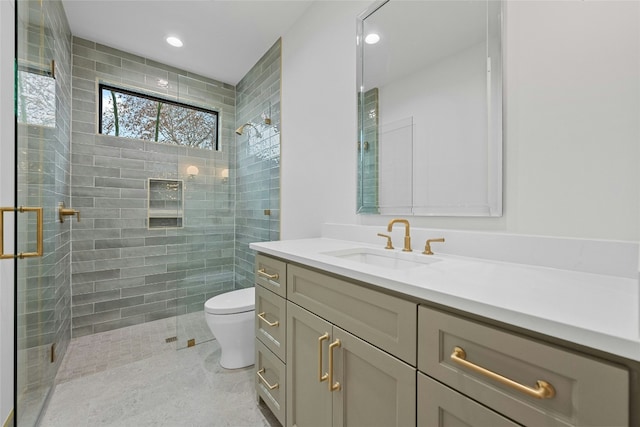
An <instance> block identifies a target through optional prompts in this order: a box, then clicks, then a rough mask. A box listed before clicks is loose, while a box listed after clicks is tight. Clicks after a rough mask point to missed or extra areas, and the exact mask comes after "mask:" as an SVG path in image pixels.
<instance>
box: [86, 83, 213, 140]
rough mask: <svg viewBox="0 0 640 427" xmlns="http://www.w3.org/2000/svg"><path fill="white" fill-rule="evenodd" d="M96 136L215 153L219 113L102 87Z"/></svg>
mask: <svg viewBox="0 0 640 427" xmlns="http://www.w3.org/2000/svg"><path fill="white" fill-rule="evenodd" d="M99 90H100V123H99V127H100V130H99V132H100V133H101V134H103V135H113V136H121V137H125V138H137V139H143V140H146V141H155V142H162V143H166V144H176V145H186V146H189V147H194V148H203V149H208V150H217V149H218V112H217V111H213V110H206V109H204V108H198V107H194V106H190V105H186V104H181V103H178V102H173V101H167V100H164V99H160V98H156V97H153V96H149V95H142V94H139V93H135V92H131V91H129V90H125V89H119V88H115V87H112V86H107V85H103V84H101V85H100V86H99Z"/></svg>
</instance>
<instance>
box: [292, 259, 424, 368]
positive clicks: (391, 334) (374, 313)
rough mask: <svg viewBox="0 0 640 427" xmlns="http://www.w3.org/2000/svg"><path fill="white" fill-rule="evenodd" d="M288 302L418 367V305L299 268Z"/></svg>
mask: <svg viewBox="0 0 640 427" xmlns="http://www.w3.org/2000/svg"><path fill="white" fill-rule="evenodd" d="M287 296H288V300H290V301H292V302H294V303H296V304H298V305H299V306H301V307H304V308H306V309H307V310H309V311H311V312H312V313H315V314H317V315H318V316H320V317H323V318H325V319H328V320H330V321H331V323H333V324H335V325H337V326H339V327H341V328H342V329H344V330H346V331H348V332H350V333H352V334H353V335H356V336H358V337H360V338H362V339H363V340H365V341H368V342H369V343H371V344H373V345H375V346H377V347H379V348H381V349H383V350H385V351H386V352H388V353H391V354H392V355H394V356H396V357H398V358H399V359H402V360H404V361H405V362H407V363H409V364H410V365H412V366H416V328H417V314H416V313H417V310H416V307H417V304H415V303H412V302H409V301H406V300H403V299H400V298H396V297H394V296H391V295H386V294H383V293H381V292H378V291H375V290H373V289H369V288H366V287H364V286H359V285H356V284H354V283H350V282H347V281H345V280H340V279H337V278H335V277H332V276H328V275H325V274H322V273H318V272H315V271H312V270H308V269H306V268H302V267H299V266H296V265H289V266H288V270H287Z"/></svg>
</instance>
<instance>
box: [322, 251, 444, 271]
mask: <svg viewBox="0 0 640 427" xmlns="http://www.w3.org/2000/svg"><path fill="white" fill-rule="evenodd" d="M324 255H330V256H334V257H337V258H340V259H344V260H348V261H355V262H358V263H361V264H368V265H371V266H375V267H383V268H390V269H394V270H406V269H409V268H416V267H424V266H425V265H428V264H433V263H434V262H438V261H440V260H439V259H437V258H431V257H430V256H429V255H422V254H420V253H419V252H418V253H417V254H414V253H410V252H400V251H397V250H386V249H374V248H353V249H343V250H339V251H331V252H324Z"/></svg>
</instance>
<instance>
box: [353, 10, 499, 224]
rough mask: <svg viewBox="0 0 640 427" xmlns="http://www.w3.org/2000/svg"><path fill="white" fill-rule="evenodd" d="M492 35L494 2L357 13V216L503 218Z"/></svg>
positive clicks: (496, 53)
mask: <svg viewBox="0 0 640 427" xmlns="http://www.w3.org/2000/svg"><path fill="white" fill-rule="evenodd" d="M374 34H375V36H374ZM501 38H502V3H501V2H499V1H486V0H471V1H446V0H445V1H401V0H388V1H383V2H377V3H375V4H374V5H373V6H372V7H371V8H370V9H368V10H367V11H365V12H364V13H363V14H362V15H361V16H360V19H359V20H358V37H357V43H358V44H357V48H358V89H359V90H358V148H357V149H358V213H361V214H380V215H399V214H401V215H432V216H494V217H495V216H501V215H502V40H501Z"/></svg>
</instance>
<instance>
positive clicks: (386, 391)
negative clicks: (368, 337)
mask: <svg viewBox="0 0 640 427" xmlns="http://www.w3.org/2000/svg"><path fill="white" fill-rule="evenodd" d="M336 340H340V347H338V348H335V349H334V350H333V353H334V354H333V357H334V383H335V382H339V383H340V389H339V390H335V391H333V392H332V395H333V427H346V426H369V427H375V426H380V427H387V426H415V425H416V399H415V396H416V369H415V368H413V367H412V366H409V365H407V364H406V363H404V362H402V361H401V360H399V359H396V358H395V357H393V356H391V355H390V354H387V353H385V352H384V351H382V350H380V349H378V348H376V347H374V346H372V345H371V344H369V343H367V342H365V341H363V340H361V339H359V338H357V337H355V336H353V335H351V334H350V333H348V332H345V331H344V330H342V329H340V328H338V327H337V326H334V328H333V340H332V343H333V342H336Z"/></svg>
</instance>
